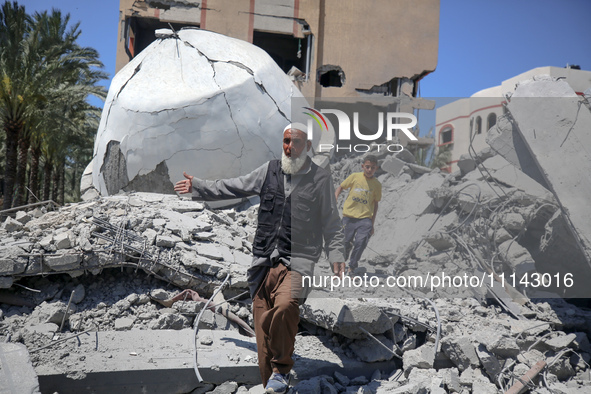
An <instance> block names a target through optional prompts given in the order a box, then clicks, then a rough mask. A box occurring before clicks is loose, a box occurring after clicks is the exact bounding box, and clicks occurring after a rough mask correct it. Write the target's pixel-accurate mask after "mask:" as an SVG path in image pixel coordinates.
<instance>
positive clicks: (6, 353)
mask: <svg viewBox="0 0 591 394" xmlns="http://www.w3.org/2000/svg"><path fill="white" fill-rule="evenodd" d="M0 388H1V389H0V390H1V391H2V392H5V393H19V394H38V393H40V391H39V379H38V378H37V374H36V373H35V369H34V368H33V365H32V364H31V359H30V357H29V352H28V351H27V348H26V347H25V345H22V344H20V343H0Z"/></svg>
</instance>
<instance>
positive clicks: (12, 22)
mask: <svg viewBox="0 0 591 394" xmlns="http://www.w3.org/2000/svg"><path fill="white" fill-rule="evenodd" d="M69 25H70V27H68V26H69ZM80 33H81V31H80V29H79V23H76V24H73V25H71V24H70V16H69V14H66V15H65V16H64V15H62V14H61V12H60V11H59V10H56V9H53V10H52V11H51V13H48V12H46V11H45V12H41V13H39V12H36V13H35V14H34V15H33V16H30V15H28V14H27V13H26V12H25V8H24V6H19V5H18V3H17V2H8V1H7V2H5V3H4V4H3V5H2V7H1V9H0V76H1V79H0V125H1V126H2V129H3V131H4V133H3V136H5V138H4V144H3V146H4V149H5V156H4V160H5V165H4V169H5V180H7V181H8V182H7V184H6V186H7V190H9V191H7V192H6V193H5V195H4V208H7V207H10V204H11V201H12V197H13V193H15V194H14V197H15V202H16V201H18V202H19V203H20V202H24V196H23V194H25V187H24V185H25V183H26V179H25V173H26V172H27V171H26V169H27V165H29V168H30V166H31V165H32V163H28V155H27V153H28V150H29V146H30V149H31V152H32V153H33V156H36V160H35V165H34V166H33V168H32V170H31V171H30V174H31V176H30V179H29V186H30V189H32V190H35V191H38V190H39V176H38V167H37V165H38V164H39V163H38V161H39V160H38V159H39V155H41V160H42V161H43V163H47V164H49V165H50V166H51V168H52V169H53V171H57V173H64V167H65V168H66V171H65V172H66V173H68V168H72V167H74V168H76V169H78V167H80V166H85V165H86V164H85V163H84V164H81V163H80V160H90V159H89V158H90V157H91V155H92V145H93V135H94V132H95V131H96V125H97V117H98V116H100V115H97V114H100V109H99V108H96V107H93V106H91V105H90V104H89V103H88V102H87V99H88V97H89V95H94V96H96V97H99V98H102V99H104V98H105V97H106V92H105V89H104V88H103V87H101V86H99V85H98V82H99V81H100V80H102V79H105V78H106V74H105V73H104V72H103V71H102V68H103V65H102V63H101V62H100V61H99V55H98V52H97V51H96V50H95V49H93V48H88V47H81V46H79V45H78V44H77V42H76V41H77V39H78V37H79V36H80ZM0 140H2V139H0ZM0 142H1V141H0ZM17 146H18V147H19V149H20V150H21V152H20V153H21V154H20V155H19V156H18V163H17V160H16V149H17ZM89 152H90V154H89ZM16 167H18V169H19V171H18V173H17V171H16ZM74 172H76V170H74ZM80 174H81V171H80ZM74 184H76V185H75V186H74V189H75V188H77V187H78V185H77V182H68V183H67V185H66V188H67V189H71V188H72V185H74ZM67 193H68V194H69V195H73V196H74V197H75V196H76V192H75V190H68V192H67ZM63 194H64V192H62V197H61V198H59V199H61V200H63ZM78 194H79V193H78ZM53 197H54V198H57V197H59V196H53Z"/></svg>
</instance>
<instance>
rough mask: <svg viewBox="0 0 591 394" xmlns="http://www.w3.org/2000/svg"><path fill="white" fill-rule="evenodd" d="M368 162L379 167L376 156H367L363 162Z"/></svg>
mask: <svg viewBox="0 0 591 394" xmlns="http://www.w3.org/2000/svg"><path fill="white" fill-rule="evenodd" d="M366 161H369V162H370V163H372V164H375V165H376V166H377V165H378V158H377V157H375V156H374V155H367V156H365V157H364V158H363V162H364V163H365V162H366Z"/></svg>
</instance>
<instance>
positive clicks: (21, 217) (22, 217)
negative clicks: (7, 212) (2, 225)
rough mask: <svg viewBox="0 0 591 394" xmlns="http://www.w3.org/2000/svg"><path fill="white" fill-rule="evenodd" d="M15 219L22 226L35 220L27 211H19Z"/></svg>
mask: <svg viewBox="0 0 591 394" xmlns="http://www.w3.org/2000/svg"><path fill="white" fill-rule="evenodd" d="M14 219H15V220H16V221H17V222H19V223H21V224H27V223H28V222H30V221H31V220H33V217H32V216H31V215H29V214H28V213H26V212H25V211H18V212H17V213H16V215H15V217H14Z"/></svg>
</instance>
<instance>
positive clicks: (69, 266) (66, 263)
mask: <svg viewBox="0 0 591 394" xmlns="http://www.w3.org/2000/svg"><path fill="white" fill-rule="evenodd" d="M81 262H82V255H81V254H78V253H76V254H74V253H72V254H62V255H47V256H46V257H45V264H46V265H47V266H48V267H49V268H51V269H52V270H54V271H67V270H74V269H77V268H80V263H81Z"/></svg>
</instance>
